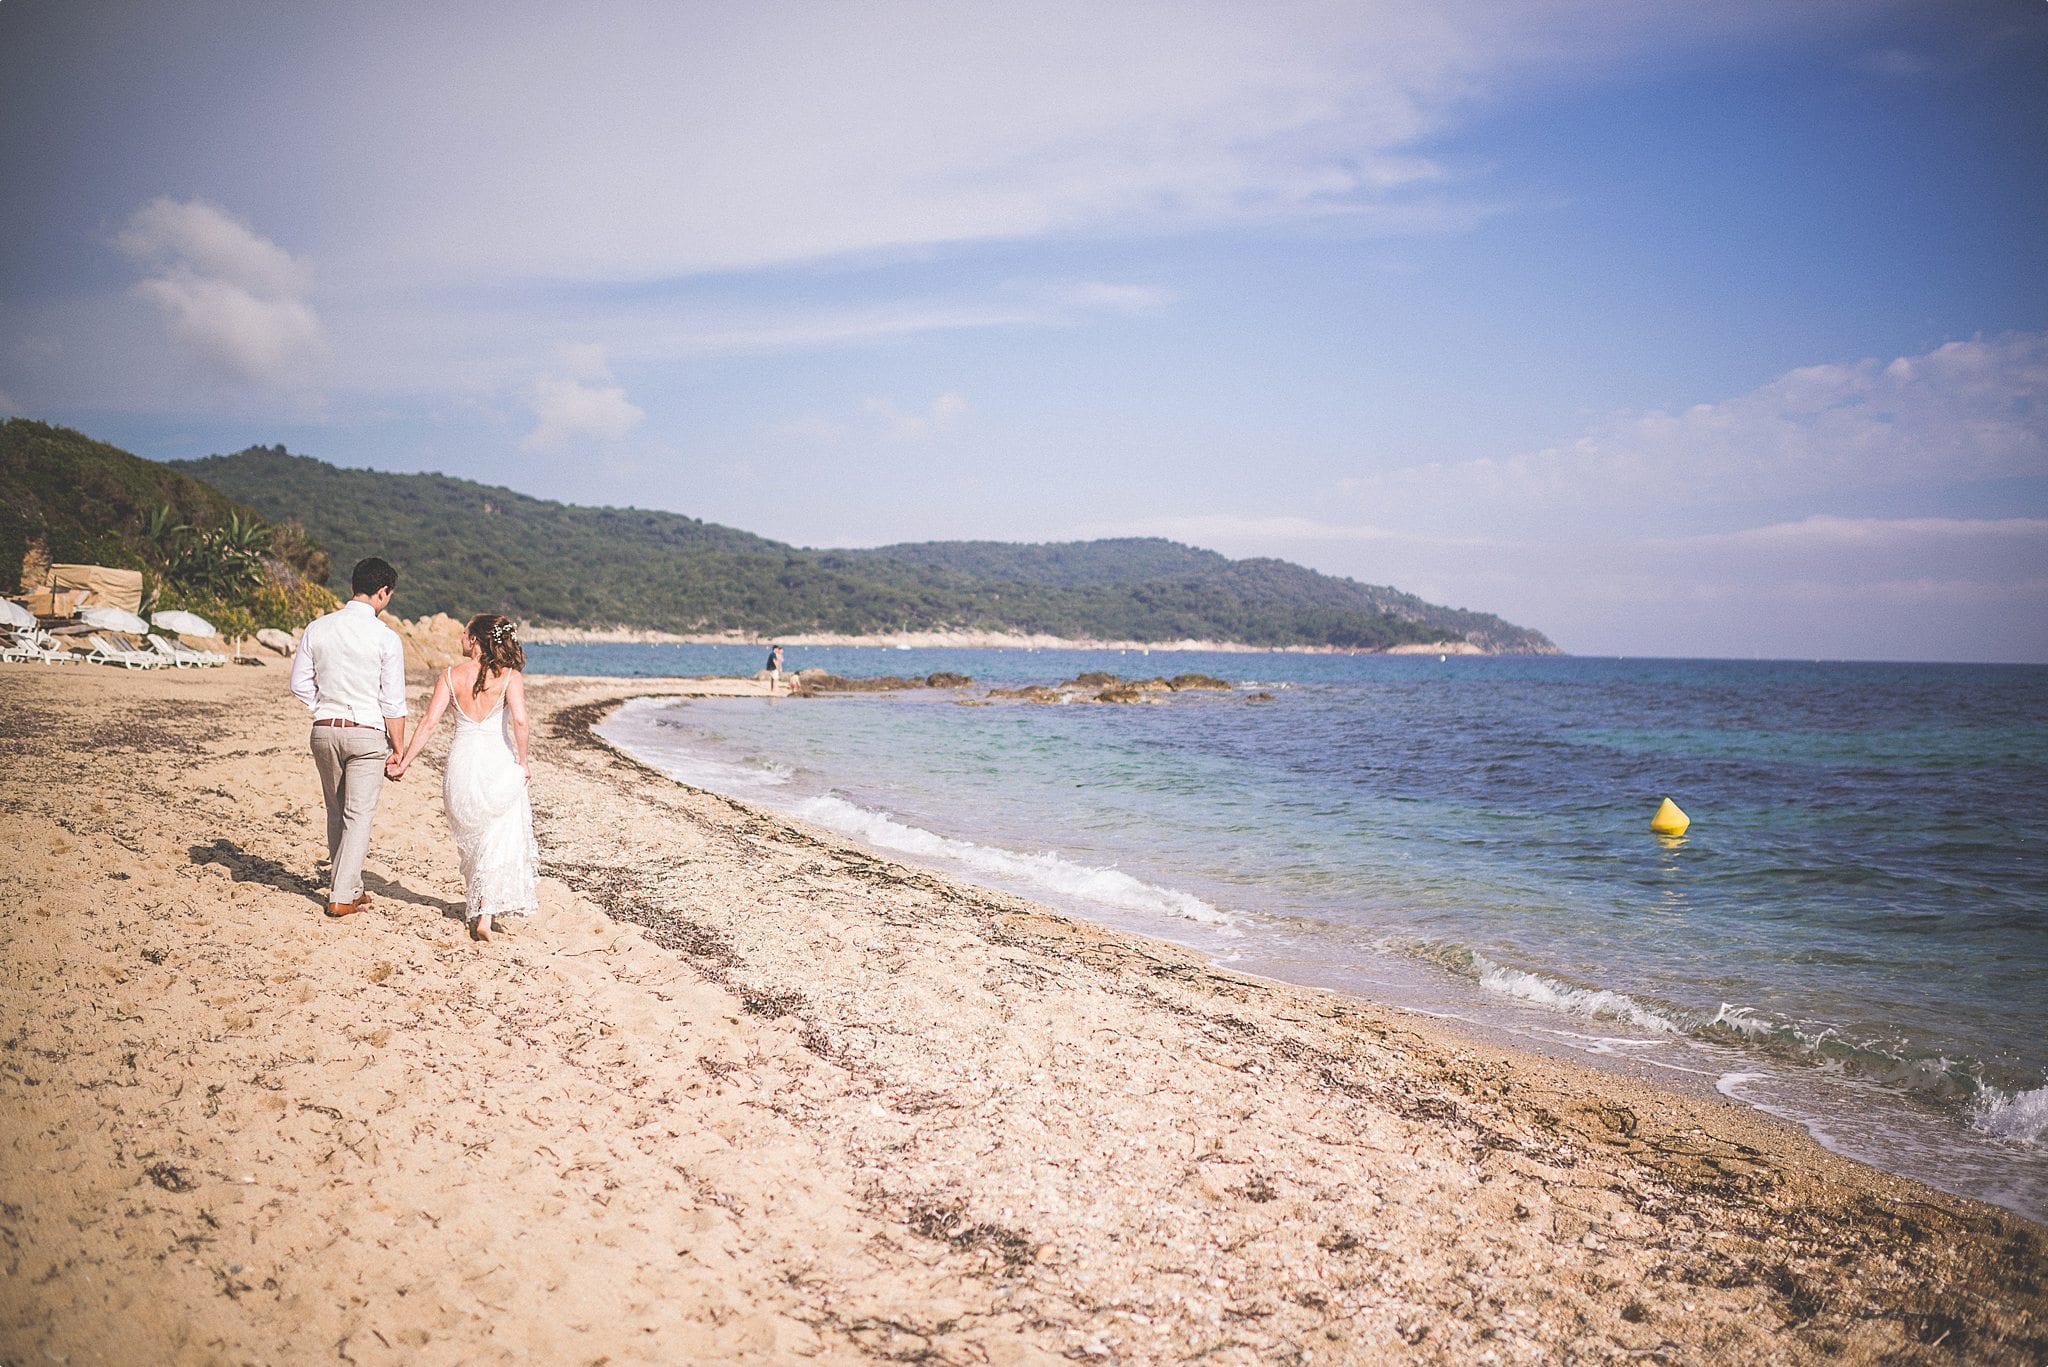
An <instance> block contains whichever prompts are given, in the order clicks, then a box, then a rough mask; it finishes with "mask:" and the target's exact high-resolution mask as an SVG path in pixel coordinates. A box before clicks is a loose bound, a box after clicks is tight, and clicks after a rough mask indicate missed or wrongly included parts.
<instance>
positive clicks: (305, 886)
mask: <svg viewBox="0 0 2048 1367" xmlns="http://www.w3.org/2000/svg"><path fill="white" fill-rule="evenodd" d="M185 853H186V854H187V855H189V856H190V857H191V860H192V862H193V863H194V864H219V865H221V866H223V867H224V868H226V869H227V871H228V875H229V876H230V877H231V878H233V879H234V880H235V881H236V882H237V883H267V884H269V885H270V886H271V887H273V888H277V889H279V890H281V891H283V892H295V893H298V894H300V895H301V896H304V897H308V898H311V899H312V900H313V901H315V902H317V903H319V904H320V905H322V906H325V905H326V898H327V884H326V882H325V881H324V880H323V879H319V878H308V877H306V876H305V875H304V874H299V873H293V872H292V871H291V870H290V869H288V868H286V867H285V866H284V865H282V864H280V863H278V862H277V861H276V860H275V859H272V858H269V857H268V856H266V855H261V854H251V853H250V852H249V851H247V850H245V849H243V848H242V847H241V846H240V845H237V844H236V843H235V842H234V841H232V840H216V841H214V842H213V843H212V844H211V845H192V846H189V847H188V848H187V849H186V851H185ZM363 888H364V890H365V891H367V892H368V893H369V894H370V895H371V896H372V897H381V898H384V899H386V900H388V901H392V902H404V903H406V904H407V905H410V906H415V907H431V908H432V909H433V910H435V911H438V912H440V913H441V915H443V916H445V917H447V918H449V919H451V920H456V921H460V920H462V919H463V918H464V915H465V913H466V910H467V908H466V907H465V905H464V904H463V903H461V902H451V901H448V900H447V899H445V898H441V897H432V896H429V895H428V894H426V893H424V892H414V891H413V890H412V889H411V888H409V887H407V886H406V885H405V884H403V883H399V882H394V881H393V880H391V879H389V878H380V877H378V876H377V875H376V874H374V873H370V872H369V871H367V870H365V871H364V873H363Z"/></svg>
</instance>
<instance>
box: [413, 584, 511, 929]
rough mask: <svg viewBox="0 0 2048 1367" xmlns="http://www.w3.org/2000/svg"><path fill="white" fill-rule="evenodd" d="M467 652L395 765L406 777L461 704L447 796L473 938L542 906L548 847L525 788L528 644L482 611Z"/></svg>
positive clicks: (472, 622)
mask: <svg viewBox="0 0 2048 1367" xmlns="http://www.w3.org/2000/svg"><path fill="white" fill-rule="evenodd" d="M462 653H463V655H464V656H465V658H464V660H463V662H462V663H461V664H459V665H456V666H455V667H453V668H452V669H448V670H446V671H444V672H443V673H442V675H441V677H440V678H439V679H437V680H435V681H434V695H433V697H432V698H430V699H428V701H427V714H426V716H424V717H422V718H421V719H420V725H419V729H418V730H417V731H415V732H414V733H413V736H412V741H411V743H410V744H408V745H407V746H406V748H405V754H404V755H403V756H402V757H400V758H399V759H398V760H397V761H396V762H395V763H394V764H393V765H392V768H391V771H390V772H391V777H393V778H403V777H405V771H406V770H407V769H408V768H410V767H411V766H412V762H413V760H415V759H416V758H418V757H419V753H420V751H422V750H424V749H425V748H426V745H427V738H428V737H429V736H431V735H433V733H434V728H435V726H437V725H438V724H439V723H440V720H441V714H442V712H444V711H446V710H447V709H448V708H450V707H453V708H454V709H455V739H454V740H453V741H451V742H449V745H448V763H447V767H446V771H445V773H444V776H443V778H442V781H441V801H442V803H443V805H444V806H446V808H447V811H448V828H449V830H450V831H451V832H453V833H454V836H455V849H456V853H457V854H458V855H460V856H461V860H462V882H463V885H464V887H465V888H466V889H467V891H468V906H467V917H468V921H469V934H470V938H472V939H476V940H489V939H490V938H491V922H492V920H493V918H498V919H502V918H504V917H507V916H523V915H527V914H529V913H531V912H534V911H537V910H539V907H540V901H539V895H538V894H539V883H540V847H539V846H538V845H536V844H535V843H534V839H533V804H532V802H531V801H529V799H528V797H527V792H526V781H527V768H526V676H525V675H524V674H522V673H521V672H520V671H521V670H522V669H524V668H525V667H526V651H525V650H524V649H522V648H521V646H520V644H519V641H518V639H517V638H516V637H515V636H514V635H513V634H512V623H511V622H510V621H508V620H506V619H505V618H503V617H500V616H498V615H496V614H495V613H482V614H479V615H478V616H475V617H472V618H470V619H469V625H468V627H466V628H465V629H464V631H463V633H462Z"/></svg>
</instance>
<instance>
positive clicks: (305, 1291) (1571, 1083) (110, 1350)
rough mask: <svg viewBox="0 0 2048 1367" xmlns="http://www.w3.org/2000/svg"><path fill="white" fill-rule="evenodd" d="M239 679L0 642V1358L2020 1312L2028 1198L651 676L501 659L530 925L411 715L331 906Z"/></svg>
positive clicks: (246, 1357) (1630, 1346) (1721, 1353)
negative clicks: (1063, 900) (987, 884)
mask: <svg viewBox="0 0 2048 1367" xmlns="http://www.w3.org/2000/svg"><path fill="white" fill-rule="evenodd" d="M282 683H283V671H282V669H281V668H272V669H268V670H260V671H259V670H255V669H230V670H224V671H214V672H212V673H209V674H193V673H183V674H151V675H139V674H122V673H117V672H115V671H111V670H98V669H92V670H87V669H71V670H53V669H44V668H39V667H36V666H0V743H4V744H5V746H6V760H5V763H4V767H0V820H4V825H5V829H4V831H0V838H4V848H5V849H6V850H7V854H6V860H7V864H6V868H5V870H4V876H0V915H4V916H5V917H6V918H7V921H8V924H9V928H10V933H9V936H8V940H7V950H6V958H7V963H6V966H5V973H6V977H5V981H6V984H7V986H6V987H5V990H4V995H0V1155H4V1162H0V1273H4V1280H0V1360H4V1361H6V1362H9V1363H15V1362H24V1363H25V1362H30V1361H43V1360H65V1361H71V1362H94V1361H107V1362H135V1363H144V1362H170V1361H178V1362H187V1361H189V1362H215V1361H219V1362H245V1361H246V1362H280V1361H325V1360H334V1361H353V1362H359V1363H370V1362H391V1363H398V1362H488V1361H515V1360H517V1361H546V1362H595V1361H601V1360H602V1361H613V1362H622V1361H650V1362H653V1361H662V1362H714V1361H723V1360H731V1361H751V1362H791V1361H822V1362H850V1361H873V1360H899V1361H926V1362H957V1363H997V1364H1007V1363H1045V1362H1052V1361H1055V1360H1061V1359H1072V1360H1083V1361H1090V1360H1092V1361H1108V1362H1133V1363H1135V1362H1146V1363H1150V1362H1183V1361H1193V1360H1200V1361H1204V1362H1216V1363H1234V1362H1306V1361H1311V1360H1313V1361H1336V1362H1373V1361H1382V1360H1386V1359H1388V1358H1405V1359H1410V1360H1420V1361H1445V1362H1468V1361H1487V1360H1493V1361H1500V1362H1548V1361H1564V1360H1585V1359H1590V1360H1596V1361H1598V1360H1620V1359H1624V1358H1628V1359H1635V1358H1641V1357H1650V1358H1652V1359H1659V1360H1667V1361H1819V1360H1823V1359H1825V1360H1851V1361H1854V1360H1871V1361H1877V1360H1886V1361H1915V1360H1926V1361H1951V1360H1957V1361H2012V1362H2023V1361H2038V1360H2041V1359H2042V1358H2043V1357H2048V1326H2044V1318H2043V1307H2044V1293H2043V1289H2042V1284H2041V1278H2042V1275H2043V1271H2044V1265H2043V1264H2044V1259H2043V1247H2044V1246H2043V1244H2042V1242H2041V1240H2042V1237H2043V1235H2042V1231H2041V1230H2040V1229H2039V1227H2037V1226H2032V1225H2029V1224H2027V1223H2026V1222H2024V1221H2021V1220H2018V1219H2016V1218H2014V1217H2012V1216H2009V1215H2006V1214H2004V1213H2002V1212H1998V1211H1995V1210H1992V1209H1989V1208H1987V1207H1984V1206H1980V1205H1977V1204H1974V1203H1970V1202H1965V1201H1959V1200H1955V1199H1953V1198H1949V1197H1945V1196H1941V1195H1938V1194H1936V1193H1933V1192H1931V1191H1928V1190H1927V1189H1925V1188H1922V1187H1919V1186H1917V1185H1916V1184H1913V1183H1910V1182H1905V1181H1901V1180H1897V1179H1892V1178H1888V1177H1885V1176H1883V1175H1881V1174H1878V1173H1875V1172H1873V1171H1871V1170H1869V1169H1867V1168H1863V1167H1861V1166H1859V1165H1856V1164H1853V1163H1848V1162H1844V1161H1841V1160H1837V1159H1834V1158H1832V1157H1831V1156H1829V1155H1827V1154H1825V1153H1823V1152H1821V1151H1819V1150H1818V1149H1816V1148H1815V1147H1814V1146H1812V1145H1811V1144H1810V1143H1808V1142H1807V1141H1806V1140H1805V1139H1804V1137H1803V1136H1800V1135H1797V1134H1795V1133H1792V1132H1790V1131H1787V1130H1784V1129H1782V1128H1780V1127H1777V1126H1774V1125H1771V1124H1769V1123H1767V1122H1765V1121H1763V1120H1761V1119H1760V1118H1758V1117H1756V1116H1755V1115H1753V1114H1751V1113H1749V1112H1746V1111H1743V1110H1740V1109H1738V1108H1735V1107H1733V1106H1728V1105H1717V1104H1714V1103H1711V1102H1695V1101H1689V1100H1683V1099H1679V1098H1673V1097H1667V1096H1663V1095H1661V1094H1657V1093H1652V1092H1649V1091H1647V1090H1645V1089H1643V1088H1641V1087H1640V1086H1638V1085H1636V1084H1633V1083H1630V1082H1628V1081H1627V1080H1625V1079H1619V1078H1614V1077H1608V1076H1605V1075H1601V1074H1595V1073H1588V1072H1584V1071H1581V1070H1578V1069H1575V1068H1572V1067H1570V1066H1568V1065H1563V1064H1559V1063H1555V1062H1549V1061H1544V1060H1539V1059H1531V1058H1526V1057H1521V1056H1512V1057H1511V1056H1509V1055H1507V1054H1504V1053H1502V1052H1500V1051H1498V1050H1494V1049H1489V1048H1483V1047H1479V1046H1474V1045H1469V1044H1465V1043H1462V1042H1460V1041H1459V1040H1458V1039H1457V1038H1455V1037H1453V1036H1450V1035H1448V1034H1446V1033H1444V1032H1442V1031H1441V1030H1440V1029H1437V1028H1434V1027H1430V1026H1427V1025H1425V1024H1423V1023H1421V1022H1418V1021H1417V1020H1415V1019H1413V1018H1409V1017H1406V1016H1403V1015H1401V1014H1399V1013H1396V1012H1391V1011H1386V1010H1382V1009H1379V1008H1375V1007H1372V1006H1369V1005H1367V1004H1363V1003H1358V1002H1353V1001H1349V1000H1346V999H1340V998H1335V997H1331V996H1326V995H1322V994H1316V993H1309V992H1302V991H1295V990H1291V989H1285V988H1278V987H1273V986H1271V985H1267V984H1262V983H1259V982H1256V981H1253V980H1250V979H1246V978H1243V977H1240V976H1237V975H1233V974H1228V973H1220V972H1216V971H1212V970H1211V969H1209V968H1208V967H1207V966H1206V965H1205V964H1204V963H1203V962H1202V961H1201V960H1199V959H1198V958H1196V957H1195V956H1193V955H1191V954H1187V953H1184V952H1182V951H1179V950H1176V949H1173V948H1171V947H1167V946H1162V945H1159V944H1156V943H1151V942H1146V941H1142V940H1138V939H1136V938H1133V937H1129V936H1122V935H1114V934H1110V933H1107V932H1099V931H1095V930H1092V929H1090V928H1087V927H1085V926H1079V925H1076V924H1074V923H1072V922H1069V921H1066V920H1064V919H1062V918H1059V917H1056V916H1052V915H1050V914H1047V913H1045V912H1044V911H1043V910H1041V909H1038V908H1034V907H1033V906H1032V905H1031V904H1029V903H1026V902H1024V901H1022V900H1019V899H1015V898H1010V897H1006V896H1002V895H998V894H992V893H984V892H980V891H977V890H973V889H968V888H963V887H961V886H958V885H955V884H952V883H948V882H946V881H944V880H941V879H938V878H934V877H931V876H929V875H924V874H921V873H916V872H914V871H911V870H908V869H905V868H902V867H901V866H899V865H895V864H893V863H890V862H888V861H885V860H880V859H877V858H874V857H873V856H871V855H867V854H864V853H862V852H860V851H858V850H856V849H853V848H851V847H849V846H847V845H845V844H843V843H841V842H837V841H832V840H827V839H824V838H822V837H820V836H819V835H818V834H817V833H816V832H808V831H805V830H801V829H798V828H795V827H793V826H791V825H790V824H788V823H785V822H782V821H779V820H776V819H772V818H768V817H766V816H763V815H761V814H758V813H755V812H753V811H751V810H749V809H746V808H743V807H739V806H737V805H736V804H733V803H730V802H727V801H725V800H724V799H720V798H716V797H713V796H710V795H707V794H702V793H697V792H693V791H690V790H687V789H683V788H680V787H677V786H676V785H673V784H670V783H668V782H667V781H666V780H662V779H659V778H657V777H655V776H652V775H650V774H648V773H647V772H646V771H644V770H642V769H640V768H639V767H637V766H635V765H632V764H631V763H629V762H627V761H625V760H623V759H621V758H619V757H617V756H615V755H612V754H611V753H610V752H608V751H607V750H605V749H604V748H603V747H601V746H600V745H597V744H595V743H594V742H593V741H592V740H591V739H590V738H589V736H588V726H589V724H590V723H591V721H592V720H593V719H594V718H595V717H596V716H599V715H601V714H602V712H603V711H604V710H605V708H606V707H607V706H608V705H609V702H610V701H611V700H613V699H616V698H618V697H622V696H625V695H626V694H627V693H629V692H646V691H658V690H659V688H660V687H661V686H660V685H652V684H642V683H639V682H633V683H625V682H622V681H609V682H604V683H593V682H574V681H560V682H537V687H536V688H535V690H534V696H535V703H536V715H537V717H539V718H540V725H539V727H538V736H539V740H538V742H537V744H536V750H535V759H536V779H535V799H536V806H537V812H538V820H539V826H540V838H541V844H542V848H543V851H544V854H545V858H546V860H547V862H548V870H549V872H550V873H551V874H552V875H553V876H552V877H551V878H550V879H549V880H548V881H547V883H546V885H545V890H544V908H545V910H544V915H543V916H542V917H541V918H539V924H537V925H535V926H534V927H532V928H530V929H529V930H527V931H525V932H523V933H522V934H520V935H519V936H518V937H516V938H515V939H513V940H512V941H510V942H509V943H505V944H501V945H498V946H492V947H488V948H484V949H480V948H479V947H477V946H475V945H473V944H471V943H470V942H469V941H468V940H467V939H466V938H464V937H463V935H462V933H461V930H462V928H461V923H460V921H459V920H458V919H455V916H456V914H457V913H458V912H459V906H460V896H461V890H460V883H459V880H458V878H457V877H456V874H455V869H454V858H453V854H452V851H451V850H450V849H449V848H448V846H447V842H446V840H445V836H444V828H443V826H442V822H441V816H440V810H439V775H438V771H437V769H436V768H435V767H434V766H433V765H432V764H430V765H428V766H424V767H422V768H421V769H419V770H416V771H415V774H414V776H413V777H412V778H410V779H409V780H408V781H407V782H406V783H404V784H402V785H398V786H396V787H387V789H386V796H385V800H384V803H383V806H382V807H381V809H380V812H379V818H378V826H377V839H376V841H375V844H374V845H373V849H372V856H371V869H372V878H371V880H370V883H369V886H370V888H371V890H372V891H373V893H376V894H378V902H377V905H376V908H375V910H374V911H373V912H372V913H371V914H369V915H367V916H364V917H359V918H355V919H353V920H351V921H349V922H344V923H330V922H328V921H326V920H324V919H323V918H321V917H320V915H319V914H318V913H319V902H318V897H319V891H318V888H317V886H316V885H314V884H313V883H312V882H310V881H309V880H310V876H311V875H312V874H313V872H314V869H315V861H316V859H317V857H318V856H319V854H320V853H321V850H320V847H319V834H318V821H317V818H318V803H319V800H318V793H317V789H316V787H315V785H314V782H313V777H312V772H311V766H310V763H309V762H308V761H307V759H306V756H305V753H304V746H305V725H304V721H303V714H301V713H298V712H296V710H295V709H294V707H293V706H292V705H291V704H290V703H289V702H288V701H287V700H284V699H283V698H282ZM815 705H829V704H824V703H821V704H815ZM429 753H430V756H435V755H438V753H439V750H438V747H437V748H436V749H435V750H433V751H430V752H429Z"/></svg>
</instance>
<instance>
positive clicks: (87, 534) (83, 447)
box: [0, 418, 250, 593]
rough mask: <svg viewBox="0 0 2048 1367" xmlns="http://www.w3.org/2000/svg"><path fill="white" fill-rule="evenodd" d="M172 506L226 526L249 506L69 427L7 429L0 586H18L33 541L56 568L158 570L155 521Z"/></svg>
mask: <svg viewBox="0 0 2048 1367" xmlns="http://www.w3.org/2000/svg"><path fill="white" fill-rule="evenodd" d="M165 506H168V507H169V508H171V509H172V511H173V512H174V513H175V515H176V517H177V519H178V520H179V521H180V522H183V523H186V524H189V525H192V526H197V527H218V526H221V525H222V524H224V523H226V522H227V520H228V517H229V516H230V515H231V514H234V513H238V512H239V513H241V514H242V515H243V516H248V515H249V511H250V510H249V509H248V508H246V507H244V506H242V505H241V504H239V503H236V502H235V501H234V500H232V499H230V498H229V497H228V496H227V495H226V494H223V493H222V492H221V491H220V490H218V489H215V488H213V487H212V486H211V485H208V484H205V483H202V482H201V481H200V480H198V479H195V478H193V477H192V476H191V475H190V474H188V473H186V472H184V471H180V470H175V469H172V468H171V467H169V466H166V465H159V464H157V463H156V462H155V461H152V460H144V459H142V458H141V457H140V456H131V455H129V454H128V453H127V452H126V451H123V450H120V449H119V448H117V447H113V446H108V445H107V444H106V443H105V442H98V441H94V440H93V439H92V438H90V437H88V436H85V435H84V434H82V433H79V432H74V431H72V430H71V429H70V428H67V427H52V426H50V425H49V424H48V423H41V422H30V421H29V420H28V419H26V418H12V419H9V420H8V421H7V422H4V423H0V584H4V587H5V588H6V590H7V591H8V592H10V593H11V592H13V591H15V589H16V588H17V587H18V586H19V575H20V573H21V561H22V557H23V555H25V554H26V553H27V551H28V548H29V544H30V543H31V542H32V541H35V540H37V539H40V540H42V542H43V543H44V545H45V546H46V548H47V549H48V551H49V556H50V559H51V560H52V561H54V562H55V563H57V564H60V565H65V564H75V565H113V566H116V567H118V568H122V569H136V570H140V569H148V568H150V566H151V556H150V554H149V551H150V545H149V541H148V537H147V529H148V526H149V519H150V516H151V514H153V513H154V512H155V511H156V509H158V508H160V507H165Z"/></svg>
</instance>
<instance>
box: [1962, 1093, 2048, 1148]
mask: <svg viewBox="0 0 2048 1367" xmlns="http://www.w3.org/2000/svg"><path fill="white" fill-rule="evenodd" d="M1969 1118H1970V1128H1971V1129H1973V1130H1976V1131H1978V1132H1980V1133H1983V1134H1989V1135H1996V1136H1997V1137H1998V1138H2000V1139H2018V1140H2022V1141H2024V1142H2026V1143H2029V1144H2038V1143H2040V1142H2041V1141H2042V1140H2044V1139H2048V1087H2036V1088H2034V1089H2033V1090H2032V1091H2028V1092H2005V1091H2000V1090H1999V1089H1998V1088H1996V1087H1986V1088H1985V1089H1984V1091H1983V1093H1982V1094H1981V1095H1980V1096H1978V1097H1977V1099H1976V1100H1975V1101H1973V1102H1971V1103H1970V1112H1969Z"/></svg>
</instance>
